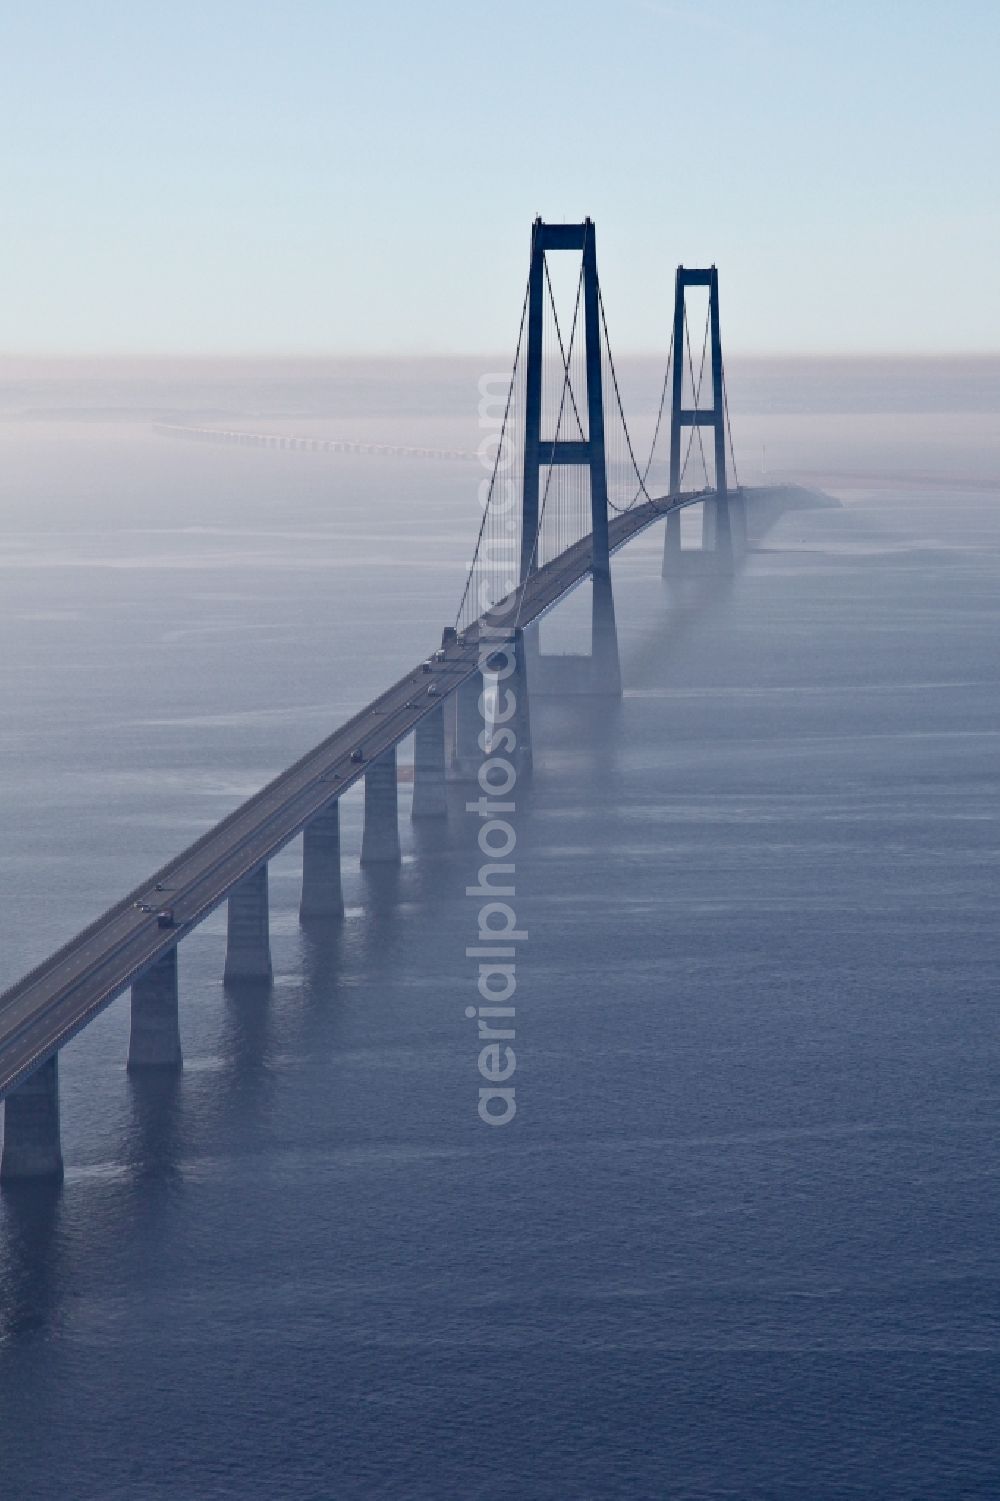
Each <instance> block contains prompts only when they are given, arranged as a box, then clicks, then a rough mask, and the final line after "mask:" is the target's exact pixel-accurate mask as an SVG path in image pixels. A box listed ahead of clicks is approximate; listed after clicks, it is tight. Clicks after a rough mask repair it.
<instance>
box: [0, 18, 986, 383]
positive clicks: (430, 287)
mask: <svg viewBox="0 0 1000 1501" xmlns="http://www.w3.org/2000/svg"><path fill="white" fill-rule="evenodd" d="M998 65H1000V4H998V3H997V0H952V3H951V4H948V5H943V4H936V3H930V0H745V3H738V0H702V3H694V0H620V3H618V4H600V3H596V0H534V3H530V0H514V3H499V0H498V3H496V4H473V3H470V0H464V3H460V0H454V3H452V0H429V3H426V4H404V3H393V0H370V3H367V4H357V5H354V4H346V3H337V0H283V3H281V4H279V3H277V0H274V3H254V0H170V3H167V0H155V3H154V0H103V3H99V0H38V3H30V0H7V4H6V5H5V6H4V7H3V9H2V11H0V127H2V131H3V140H4V151H3V163H4V164H3V166H2V168H0V175H2V181H0V204H2V216H3V222H2V224H0V286H2V289H3V304H4V311H3V318H2V324H0V346H2V347H3V348H4V349H5V350H7V351H10V352H17V353H46V354H48V353H61V352H87V353H120V352H132V351H135V352H167V353H172V352H176V353H268V352H277V353H280V352H289V353H302V352H305V353H316V354H324V353H333V354H340V353H354V352H381V351H393V352H394V351H399V352H417V351H423V350H431V351H440V352H449V351H506V350H507V349H508V348H509V347H510V345H511V343H512V340H513V337H514V333H515V325H516V320H517V314H518V310H519V307H520V300H521V294H522V289H523V281H524V275H525V271H526V256H527V246H528V236H529V229H530V223H531V220H532V218H533V216H534V215H535V213H541V214H542V215H543V217H545V218H548V219H560V218H566V219H580V218H582V217H583V216H584V215H585V214H587V213H589V214H591V215H592V216H593V217H594V219H595V220H596V222H597V228H598V251H599V258H600V264H601V272H602V281H603V285H604V291H605V298H606V301H607V305H608V313H609V319H610V321H611V326H612V336H613V339H614V341H615V344H616V346H617V347H618V348H619V349H621V350H622V351H625V350H629V349H631V350H655V349H659V348H661V347H662V346H663V345H664V343H665V338H664V331H665V326H666V317H667V307H668V303H669V299H670V295H671V290H672V278H673V268H674V266H675V265H676V264H677V262H678V261H681V260H683V261H686V262H688V263H689V264H696V263H707V262H709V261H715V262H716V263H717V264H718V265H719V267H720V271H721V276H722V296H723V299H724V300H723V319H724V330H725V334H726V339H727V344H728V347H729V348H730V349H735V350H741V351H750V350H760V351H803V352H810V353H811V352H816V351H826V350H829V351H850V350H859V351H888V350H904V351H911V350H913V351H932V352H937V351H940V352H944V351H949V350H996V349H998V348H1000V295H998V280H1000V233H998V225H1000V212H998V194H997V189H998V186H1000V184H998V177H1000V169H998V159H1000V130H998V118H1000V106H998V102H997V100H998V93H997V77H998Z"/></svg>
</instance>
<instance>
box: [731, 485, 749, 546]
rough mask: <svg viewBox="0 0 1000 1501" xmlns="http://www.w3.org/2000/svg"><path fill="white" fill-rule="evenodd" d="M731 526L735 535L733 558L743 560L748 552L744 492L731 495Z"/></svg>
mask: <svg viewBox="0 0 1000 1501" xmlns="http://www.w3.org/2000/svg"><path fill="white" fill-rule="evenodd" d="M729 524H730V526H731V528H732V535H733V557H734V559H735V558H742V557H743V556H744V554H745V553H746V550H747V500H746V496H745V495H744V494H743V491H742V490H732V491H730V493H729Z"/></svg>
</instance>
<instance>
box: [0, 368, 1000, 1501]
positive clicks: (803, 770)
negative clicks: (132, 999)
mask: <svg viewBox="0 0 1000 1501" xmlns="http://www.w3.org/2000/svg"><path fill="white" fill-rule="evenodd" d="M503 363H504V362H503V361H502V360H496V361H494V362H492V363H490V362H485V363H484V362H475V361H452V362H448V361H427V362H398V363H397V364H395V365H389V364H388V363H387V362H381V363H380V362H376V361H372V362H366V363H365V364H359V363H350V362H343V363H341V364H337V365H335V364H333V363H330V364H321V363H320V362H307V361H299V362H287V363H285V364H273V365H269V366H265V365H263V364H261V365H245V364H239V363H237V362H230V363H225V362H218V363H216V364H205V365H202V366H198V367H186V366H183V365H181V364H179V363H174V364H161V365H153V364H139V365H131V366H128V365H121V366H117V367H109V366H102V367H94V368H91V369H81V368H80V367H65V368H63V367H55V366H42V365H27V364H22V365H20V366H9V367H6V368H5V369H0V573H2V590H0V628H2V643H3V645H2V655H0V684H2V689H3V699H2V701H3V705H4V713H3V716H2V720H0V818H2V827H3V829H4V840H3V846H2V849H0V898H2V913H3V918H2V930H0V931H2V936H3V942H2V944H0V985H6V984H8V983H10V982H12V981H13V980H15V979H16V978H17V977H18V976H19V975H20V974H21V973H22V972H23V971H24V970H25V969H27V968H28V967H29V966H31V965H32V964H34V963H35V962H37V961H38V960H39V959H40V958H42V957H43V956H44V955H45V954H46V953H47V952H48V951H49V950H50V949H52V948H53V947H55V946H56V945H57V944H58V943H60V942H61V941H63V940H65V939H66V938H67V937H69V936H70V935H71V934H72V933H73V932H75V931H76V930H77V928H79V927H80V926H81V925H83V924H84V923H85V922H87V921H88V920H90V919H91V918H92V917H93V916H95V915H96V914H97V913H98V912H100V911H101V910H102V909H103V908H104V907H105V906H107V905H108V904H110V903H111V902H112V901H113V900H115V899H116V898H117V897H119V896H120V895H121V894H122V893H123V892H124V891H126V890H128V889H129V888H130V887H131V886H132V885H133V884H134V883H135V882H137V881H138V880H140V879H141V878H142V877H143V876H144V875H145V874H147V873H148V872H149V871H151V870H153V869H155V868H156V867H157V866H158V865H159V864H161V863H162V862H163V860H164V859H165V858H167V857H168V856H169V855H171V854H172V853H174V852H176V851H177V850H178V849H180V848H181V847H183V846H184V845H186V844H187V843H189V842H190V841H191V840H192V839H194V838H196V837H197V835H198V834H199V833H201V832H202V831H203V830H204V829H206V828H208V827H209V826H210V825H211V824H212V823H213V822H215V821H216V820H217V819H219V818H220V817H222V816H223V815H224V814H225V813H226V812H227V811H229V809H230V808H232V807H233V806H235V805H236V803H237V802H239V801H240V800H241V799H243V798H244V797H246V796H247V795H249V794H250V793H251V792H253V791H254V790H256V788H257V787H259V786H260V785H261V784H262V783H263V782H264V781H266V780H267V778H268V777H269V776H271V775H273V774H274V773H275V772H276V771H278V770H280V769H281V768H282V767H283V766H285V765H286V764H287V763H288V762H290V761H291V760H292V759H293V758H294V757H295V756H297V755H298V754H300V753H301V752H302V751H303V750H305V749H307V748H308V747H309V746H310V745H312V744H314V743H315V742H316V741H318V740H319V739H321V738H322V737H323V736H324V735H325V734H327V733H329V731H330V730H331V729H332V728H333V727H334V726H335V725H336V724H337V723H339V722H340V721H341V720H342V719H343V718H345V717H346V716H347V715H348V714H350V713H353V712H355V711H356V710H357V709H358V708H360V707H361V706H362V705H364V704H365V703H366V702H367V701H368V700H369V699H370V698H371V697H372V696H373V695H374V694H375V693H376V692H378V691H379V690H380V689H381V688H383V687H384V686H386V684H387V683H388V682H390V681H391V680H392V679H393V678H395V677H396V676H398V675H399V674H400V673H401V672H402V671H404V670H405V669H406V668H407V667H409V666H410V665H411V664H412V663H413V662H414V661H416V660H417V659H418V658H419V657H420V656H421V655H423V654H425V653H426V652H427V651H429V650H430V649H431V648H432V647H433V646H435V645H436V644H437V641H438V639H439V636H440V630H441V627H442V625H444V624H446V623H448V622H450V621H451V620H452V619H453V618H454V613H455V609H456V607H457V604H458V599H459V595H460V592H461V588H462V583H463V581H464V576H465V568H466V565H467V561H468V558H469V556H470V551H471V547H472V544H473V541H474V536H475V531H476V527H477V525H478V520H479V510H478V506H477V499H476V496H477V486H478V482H479V479H480V477H481V473H482V471H481V469H480V468H479V467H477V465H475V464H474V463H471V462H470V463H462V462H455V461H451V462H445V461H440V462H439V461H434V460H422V461H415V460H404V459H393V458H375V457H366V456H363V455H359V456H353V455H328V454H320V453H315V454H314V453H300V452H288V451H284V450H280V451H278V450H259V449H244V448H236V447H221V446H220V447H216V446H213V445H200V444H194V443H191V444H188V443H186V442H183V441H178V440H170V439H166V438H163V437H158V436H156V435H154V434H153V432H152V430H151V424H152V422H154V421H158V422H159V421H162V422H179V423H187V422H190V423H193V424H194V423H199V422H202V423H205V424H207V425H218V426H227V425H232V426H236V425H238V424H245V425H246V426H247V428H248V430H253V431H274V432H279V431H280V432H286V433H293V434H297V435H300V436H311V435H316V436H324V437H343V438H349V439H357V440H359V441H370V442H398V443H412V444H415V445H420V446H425V447H442V448H445V447H455V448H462V449H466V450H474V449H475V447H476V444H477V442H478V440H479V437H480V432H479V429H478V426H477V415H476V414H477V402H478V391H477V381H478V378H479V376H480V374H481V373H482V372H483V370H484V369H496V370H499V369H502V368H503ZM622 379H623V396H624V398H625V403H626V408H627V409H629V410H638V417H637V421H636V434H637V437H638V439H639V440H640V442H641V440H643V439H645V440H646V441H648V437H649V434H650V433H651V432H652V428H653V423H654V421H655V415H656V412H655V407H656V399H657V397H658V388H657V386H656V372H655V369H654V366H653V362H651V361H650V362H649V363H648V366H647V364H646V363H645V362H642V361H634V362H631V363H629V362H622ZM729 380H730V399H731V407H732V416H733V425H734V436H735V439H736V452H737V459H738V462H739V465H740V472H741V475H742V477H743V478H744V479H745V480H746V481H748V482H751V483H758V482H760V480H761V477H762V474H763V476H764V477H765V478H768V479H770V478H787V479H798V480H802V481H803V482H804V483H808V484H811V485H816V486H823V487H825V488H827V489H828V490H829V491H830V492H831V493H833V494H835V495H836V496H838V498H840V499H841V501H842V502H843V504H842V507H841V508H840V509H836V510H825V511H824V510H819V511H797V512H789V513H788V514H786V515H785V516H784V517H782V518H781V520H780V521H779V522H778V523H777V524H776V525H775V526H774V527H773V528H772V529H771V530H770V531H769V532H768V533H767V535H766V536H765V537H764V538H763V539H762V541H761V543H760V546H759V547H758V548H757V549H756V550H755V551H754V552H753V553H751V555H750V556H749V557H748V559H747V561H746V564H745V566H744V567H743V568H742V570H741V571H740V572H739V574H738V575H737V576H736V577H735V578H733V579H731V580H719V581H712V580H709V579H702V580H687V581H683V583H680V584H676V583H675V584H664V583H663V581H662V580H661V578H660V550H661V547H662V530H661V528H660V527H657V528H654V529H652V530H651V531H650V532H648V533H646V534H644V535H643V537H642V538H640V539H639V540H637V541H636V542H634V543H632V544H631V545H630V546H629V547H628V548H627V549H625V550H624V551H623V552H622V553H620V554H618V555H617V557H616V558H615V560H614V562H613V569H614V582H615V590H616V606H617V613H618V624H619V632H620V640H621V651H622V667H623V677H624V682H625V696H624V699H623V701H622V702H621V704H620V705H611V706H609V705H607V704H599V705H598V704H588V703H587V702H585V701H579V702H574V701H571V700H554V699H553V700H544V699H542V698H540V697H539V696H536V697H535V698H534V700H533V702H532V720H533V742H534V756H535V771H534V776H533V779H532V780H531V782H530V785H529V784H528V783H527V782H525V783H524V784H523V785H522V784H519V786H518V793H517V798H518V812H517V815H516V823H517V830H518V845H517V855H516V860H517V899H516V906H517V911H518V917H519V919H520V920H521V922H522V925H523V926H524V927H526V928H527V929H528V931H529V935H530V937H529V940H528V942H527V944H526V945H525V949H524V954H523V957H522V958H521V960H520V962H519V966H518V986H519V988H518V995H517V1009H518V1018H517V1030H518V1038H517V1043H516V1047H517V1054H518V1069H517V1075H516V1083H517V1091H518V1093H517V1099H518V1115H517V1118H516V1120H515V1121H514V1122H513V1123H512V1125H511V1126H510V1127H509V1128H505V1129H503V1130H489V1129H487V1128H486V1127H484V1126H483V1125H482V1124H481V1122H480V1120H479V1118H478V1115H477V1110H476V1105H477V1099H478V1086H479V1083H480V1082H481V1081H480V1079H479V1075H478V1073H477V1070H476V1056H477V1051H478V1048H477V1042H476V1039H475V1036H474V1033H473V1031H472V1030H470V1029H471V1028H472V1027H473V1026H474V1024H473V1023H470V1022H469V1021H467V1020H466V1019H465V1014H464V1013H465V1007H466V1006H467V1005H468V1004H470V1003H473V1002H474V1001H475V1000H476V972H475V968H474V965H473V963H472V961H470V960H468V959H467V958H466V957H465V949H466V947H467V945H468V944H469V943H470V942H474V941H475V928H476V917H477V911H478V906H477V903H476V902H475V901H474V900H473V899H469V898H467V897H466V896H465V894H464V893H465V887H466V885H468V884H473V883H474V882H475V879H476V872H477V869H478V865H479V863H480V856H479V854H478V850H477V847H476V843H475V839H476V832H477V826H478V821H475V820H473V819H471V818H467V817H465V816H464V815H463V812H462V804H463V802H464V797H465V789H453V792H452V797H453V805H452V809H451V817H450V820H449V826H448V830H447V832H444V831H434V830H423V829H414V828H413V827H412V826H411V824H410V822H409V816H408V815H409V786H408V784H407V783H406V782H405V781H404V782H403V783H401V786H400V802H401V820H400V828H401V834H402V839H403V847H404V858H403V865H402V867H401V869H400V870H399V871H398V872H397V871H392V872H389V873H378V874H376V873H373V872H371V871H368V872H366V873H362V872H361V870H360V868H359V865H358V851H359V849H360V836H361V815H362V803H361V797H360V794H359V793H352V794H349V795H347V796H346V797H345V799H344V801H343V805H342V828H343V834H342V837H343V848H344V889H345V899H346V903H347V913H346V916H345V919H344V921H343V923H340V924H336V925H331V927H330V929H329V931H326V932H323V931H319V932H316V931H313V930H310V931H309V932H307V933H304V932H303V931H302V930H301V929H300V926H299V922H298V898H299V869H300V858H299V851H298V848H297V846H293V847H292V848H290V849H289V850H288V851H287V852H286V853H285V854H283V855H282V856H281V857H279V858H278V859H276V860H275V861H274V862H273V864H272V867H271V910H272V951H273V958H274V968H275V982H274V987H273V991H271V992H270V993H269V994H267V995H260V994H253V993H249V992H248V993H240V992H229V993H226V992H224V991H223V987H222V966H223V957H224V947H225V914H224V911H220V912H219V913H217V914H216V915H215V916H214V917H213V918H212V919H210V920H209V921H208V922H206V923H205V924H204V925H203V926H202V927H200V928H199V929H198V930H197V931H196V932H195V933H194V934H193V935H192V936H191V937H190V938H189V939H187V940H185V942H184V944H183V945H182V948H181V951H180V972H181V1028H182V1041H183V1045H184V1054H185V1068H184V1071H183V1074H182V1076H181V1077H180V1078H178V1079H176V1080H149V1079H143V1078H131V1079H130V1078H127V1077H126V1075H125V1071H124V1059H125V1051H126V1043H127V1034H128V1002H127V998H122V999H120V1000H118V1001H116V1002H115V1003H114V1005H113V1006H112V1007H111V1008H109V1009H108V1011H106V1012H105V1013H104V1014H103V1015H102V1016H101V1017H100V1018H99V1019H98V1020H97V1021H96V1022H94V1023H93V1024H92V1025H91V1026H90V1027H88V1028H87V1029H86V1030H85V1031H84V1032H83V1033H82V1034H81V1035H80V1037H79V1038H77V1039H76V1040H75V1041H74V1042H73V1043H72V1044H71V1045H70V1046H69V1047H68V1048H67V1049H66V1050H65V1051H64V1053H63V1055H62V1059H61V1070H62V1073H61V1083H62V1115H63V1147H64V1153H65V1157H66V1163H67V1174H66V1182H65V1186H64V1188H63V1190H62V1192H61V1194H60V1195H58V1196H53V1195H49V1194H36V1193H31V1194H26V1195H25V1194H19V1195H17V1196H6V1197H5V1198H4V1200H3V1201H2V1203H0V1404H2V1405H0V1493H2V1494H3V1495H4V1496H10V1497H12V1498H15V1497H16V1498H20V1497H39V1498H48V1497H53V1498H54V1497H73V1498H74V1501H118V1498H122V1501H125V1498H127V1501H147V1498H148V1501H160V1498H164V1501H165V1498H168V1497H169V1498H175V1497H192V1498H198V1501H216V1498H219V1501H221V1498H226V1501H229V1498H236V1497H241V1498H243V1497H248V1496H250V1497H257V1496H260V1497H264V1496H268V1497H279V1496H280V1497H282V1498H288V1501H319V1498H327V1497H330V1498H337V1501H354V1498H368V1497H387V1498H388V1497H393V1498H395V1497H406V1498H420V1501H422V1498H428V1501H431V1498H434V1501H437V1498H443V1497H449V1498H450V1497H462V1498H466V1497H468V1498H473V1497H475V1498H484V1501H494V1498H500V1497H509V1496H517V1497H530V1498H541V1501H550V1498H551V1501H567V1498H577V1497H618V1496H622V1497H625V1496H629V1497H640V1498H646V1497H648V1498H659V1497H670V1498H699V1501H702V1498H703V1501H722V1498H734V1497H735V1498H740V1501H748V1498H754V1501H756V1498H760V1501H771V1498H777V1501H785V1498H798V1497H802V1498H803V1501H805V1498H808V1501H834V1498H849V1497H858V1498H866V1501H867V1498H871V1497H878V1498H887V1501H895V1498H899V1501H903V1498H906V1501H915V1498H920V1501H923V1498H927V1501H931V1498H933V1501H950V1498H956V1501H957V1498H959V1497H962V1498H984V1501H985V1498H991V1497H995V1496H996V1494H997V1484H996V1476H997V1473H998V1468H1000V1467H998V1458H1000V1456H998V1445H997V1440H996V1433H997V1431H998V1429H1000V1400H998V1395H997V1386H996V1371H997V1355H998V1344H1000V1341H998V1319H1000V1301H998V1287H997V1274H996V1249H995V1248H996V1245H997V1240H998V1234H1000V1215H998V1193H997V1167H996V1151H995V1138H996V1132H997V1124H998V1114H1000V1098H998V1094H1000V1090H998V1077H1000V1075H998V1064H1000V1044H998V1036H997V1025H996V973H997V960H998V957H1000V954H998V949H1000V938H998V927H997V916H996V894H997V890H998V876H1000V840H998V822H997V810H998V800H997V781H998V769H997V751H998V746H1000V738H998V737H1000V704H998V694H997V669H996V663H997V628H998V623H1000V604H998V601H1000V590H998V583H1000V495H998V488H1000V486H998V480H1000V431H998V429H997V424H996V419H995V411H996V400H997V394H998V389H1000V361H997V360H987V359H983V360H966V361H913V362H903V361H864V362H861V361H859V362H856V363H852V362H849V361H817V362H808V361H749V360H745V361H742V362H741V361H739V360H736V359H733V360H732V361H731V362H730V369H729ZM587 604H588V600H587V598H586V593H585V591H583V590H581V591H579V592H578V593H577V594H576V595H574V596H573V597H572V599H571V600H569V601H568V602H567V603H566V605H565V606H564V607H562V608H561V609H560V610H559V611H558V612H557V613H556V614H555V616H554V617H553V618H552V619H551V622H548V621H547V622H546V626H545V645H546V648H547V649H563V650H573V649H577V650H579V649H581V648H582V646H583V630H584V622H585V618H586V614H587Z"/></svg>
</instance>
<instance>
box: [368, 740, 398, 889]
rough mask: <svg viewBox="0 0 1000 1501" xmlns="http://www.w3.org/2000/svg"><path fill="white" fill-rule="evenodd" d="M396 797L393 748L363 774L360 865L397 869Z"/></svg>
mask: <svg viewBox="0 0 1000 1501" xmlns="http://www.w3.org/2000/svg"><path fill="white" fill-rule="evenodd" d="M401 858H402V857H401V854H400V848H399V797H398V793H397V789H396V747H395V746H394V745H393V746H391V747H390V749H389V750H387V751H383V753H382V755H381V756H379V757H378V759H377V760H375V761H373V762H372V763H371V765H370V766H369V767H368V770H367V771H366V772H365V831H364V835H363V836H362V840H361V864H362V865H386V864H393V865H398V864H399V862H400V859H401Z"/></svg>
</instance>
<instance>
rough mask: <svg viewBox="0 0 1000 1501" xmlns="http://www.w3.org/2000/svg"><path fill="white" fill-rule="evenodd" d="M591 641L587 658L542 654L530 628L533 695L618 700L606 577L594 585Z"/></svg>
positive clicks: (618, 678)
mask: <svg viewBox="0 0 1000 1501" xmlns="http://www.w3.org/2000/svg"><path fill="white" fill-rule="evenodd" d="M590 639H591V649H590V652H589V654H588V653H585V652H543V651H541V650H540V648H539V645H538V628H537V626H535V627H532V628H531V629H530V630H529V632H527V633H526V640H527V643H528V645H527V651H526V659H527V661H528V663H529V664H530V669H529V670H530V674H531V684H532V691H533V692H537V693H542V694H544V695H545V696H546V697H552V698H571V697H572V698H576V697H587V698H621V696H622V672H621V659H620V657H619V654H618V627H617V624H616V621H615V599H614V593H613V591H612V587H611V578H610V575H608V574H600V575H598V576H597V577H595V579H594V581H593V600H592V606H591V627H590Z"/></svg>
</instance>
